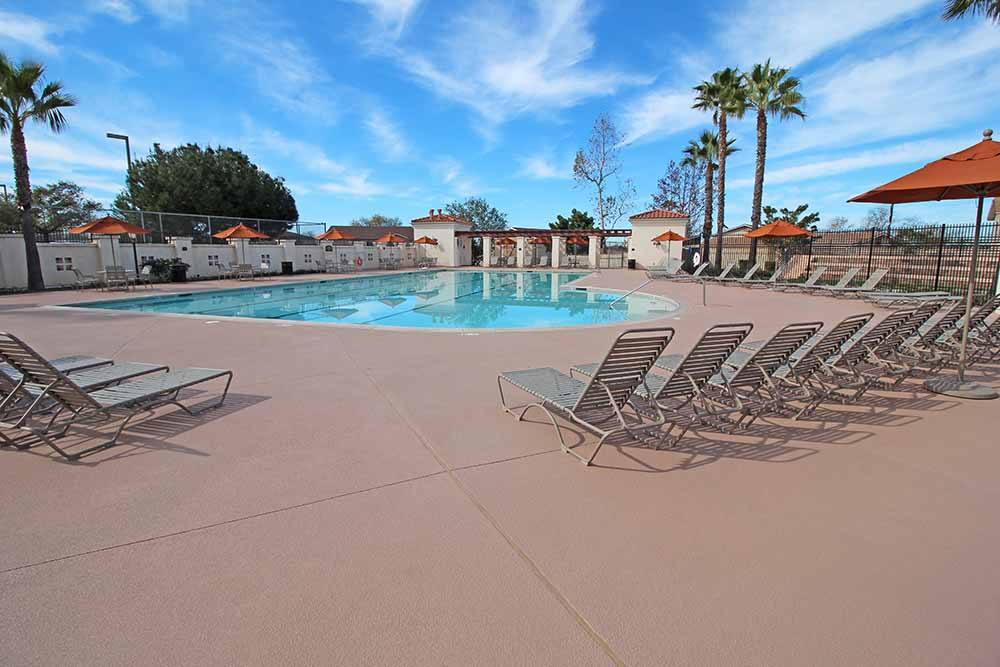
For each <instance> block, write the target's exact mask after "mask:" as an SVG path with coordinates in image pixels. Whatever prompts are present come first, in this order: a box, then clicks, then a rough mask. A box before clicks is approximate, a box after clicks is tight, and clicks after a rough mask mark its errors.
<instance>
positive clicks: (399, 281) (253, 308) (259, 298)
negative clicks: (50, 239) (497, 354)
mask: <svg viewBox="0 0 1000 667" xmlns="http://www.w3.org/2000/svg"><path fill="white" fill-rule="evenodd" d="M584 275H586V274H585V273H561V272H560V273H556V272H544V271H518V272H513V271H510V272H508V271H503V272H490V271H419V272H411V273H395V274H388V275H385V274H383V275H378V276H365V277H354V278H343V279H339V280H319V281H312V282H304V283H295V284H290V285H289V284H285V285H273V286H271V285H261V284H257V285H254V286H253V287H246V288H240V289H226V290H212V291H207V292H193V293H185V294H172V295H161V296H152V297H145V298H137V299H121V300H116V301H100V302H91V303H83V304H76V307H83V308H103V309H109V310H126V311H140V312H146V313H175V314H176V313H180V314H189V315H206V316H210V317H253V318H261V319H271V320H281V321H306V322H326V323H334V324H363V325H368V326H388V327H419V328H438V329H530V328H539V327H572V326H586V325H594V324H614V323H616V322H627V321H639V320H648V319H653V318H657V317H664V316H666V315H669V314H670V313H672V312H674V311H675V310H677V307H678V306H677V304H675V303H674V302H672V301H670V300H668V299H662V298H659V297H653V296H647V295H643V294H630V295H629V296H626V297H624V298H622V295H621V294H619V293H615V292H601V291H595V290H586V291H583V290H580V289H575V288H573V287H572V286H569V287H567V284H568V283H571V282H572V281H574V280H577V279H579V278H581V277H583V276H584ZM616 301H617V303H614V302H616ZM612 303H614V305H613V306H612Z"/></svg>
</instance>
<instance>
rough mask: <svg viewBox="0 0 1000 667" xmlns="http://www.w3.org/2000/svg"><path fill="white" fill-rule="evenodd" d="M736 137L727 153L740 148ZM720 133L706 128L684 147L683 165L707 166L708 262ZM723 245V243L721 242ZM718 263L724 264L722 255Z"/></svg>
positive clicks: (704, 255)
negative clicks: (735, 145)
mask: <svg viewBox="0 0 1000 667" xmlns="http://www.w3.org/2000/svg"><path fill="white" fill-rule="evenodd" d="M735 141H736V140H735V139H730V140H729V142H728V144H727V146H726V150H725V151H724V152H725V154H726V155H729V154H731V153H735V152H736V151H738V150H739V149H738V148H736V147H734V146H733V143H735ZM719 158H720V151H719V135H718V133H716V132H712V131H711V130H705V131H704V132H702V133H701V135H700V136H699V137H698V139H697V140H694V139H692V140H691V141H689V142H688V145H687V146H686V147H685V148H684V159H683V160H682V161H681V164H682V165H685V166H691V165H702V166H703V167H704V168H705V222H704V224H703V225H702V228H701V261H702V263H706V264H707V263H708V252H709V249H710V247H711V246H710V245H709V244H710V243H711V240H712V206H713V201H712V190H713V185H714V182H715V171H716V169H717V167H718V164H719ZM719 235H720V236H721V235H722V228H721V227H720V228H719ZM719 246H720V247H721V244H719ZM717 264H722V258H721V256H720V257H719V259H718V262H717Z"/></svg>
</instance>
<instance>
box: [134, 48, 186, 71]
mask: <svg viewBox="0 0 1000 667" xmlns="http://www.w3.org/2000/svg"><path fill="white" fill-rule="evenodd" d="M143 54H144V55H145V56H146V60H148V61H149V62H151V63H152V64H154V65H156V66H157V67H175V66H176V65H179V64H180V62H181V58H180V56H178V55H177V54H176V53H173V52H171V51H167V50H166V49H161V48H160V47H158V46H146V48H145V49H143Z"/></svg>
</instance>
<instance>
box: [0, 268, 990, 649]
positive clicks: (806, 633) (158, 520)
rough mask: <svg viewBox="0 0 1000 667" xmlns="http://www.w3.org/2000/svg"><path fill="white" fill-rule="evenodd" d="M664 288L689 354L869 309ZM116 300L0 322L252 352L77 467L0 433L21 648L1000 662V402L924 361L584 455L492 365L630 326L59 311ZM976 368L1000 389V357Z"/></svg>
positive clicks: (211, 352)
mask: <svg viewBox="0 0 1000 667" xmlns="http://www.w3.org/2000/svg"><path fill="white" fill-rule="evenodd" d="M316 278H317V276H310V277H296V278H294V280H303V279H316ZM644 279H645V276H644V275H643V274H642V273H641V272H628V271H620V270H619V271H603V272H601V273H599V274H593V275H591V276H588V277H587V278H585V279H584V280H583V283H584V284H588V285H592V286H603V287H609V288H615V289H631V288H633V287H636V286H638V285H639V284H640V283H641V282H643V280H644ZM272 282H273V283H275V284H276V283H277V282H278V281H277V280H274V281H272ZM231 286H237V285H236V283H233V282H228V281H224V282H222V283H215V282H212V283H192V284H189V285H187V286H185V287H184V290H185V291H191V290H200V289H217V288H219V287H231ZM153 291H154V292H158V291H163V288H158V289H156V290H153ZM643 291H645V292H648V293H652V294H661V295H665V296H668V297H671V298H673V299H675V300H677V301H678V302H680V303H681V304H682V305H684V306H685V307H684V309H683V310H682V311H681V312H679V313H678V314H676V315H675V316H674V317H671V318H668V319H665V320H662V322H664V323H665V324H668V325H670V326H673V327H675V328H676V329H677V337H676V339H675V340H674V342H673V343H672V344H671V350H672V351H675V352H676V351H683V350H685V349H687V348H688V347H689V346H690V345H691V344H692V343H693V342H694V340H695V339H696V338H697V337H698V336H699V335H700V334H701V332H702V331H703V330H704V329H705V328H706V327H707V326H710V325H711V324H715V323H719V322H739V321H750V322H753V323H755V330H754V334H753V336H752V337H753V338H760V337H764V336H766V335H767V334H770V333H772V332H773V331H775V330H776V329H777V328H779V327H780V326H781V325H784V324H786V323H789V322H791V321H804V320H813V319H819V320H823V321H825V322H827V323H833V322H834V321H836V320H838V319H839V318H842V317H844V316H846V315H848V314H852V313H857V312H866V311H870V310H872V308H870V307H867V306H866V305H865V304H863V303H861V302H858V301H854V300H849V299H843V300H835V299H829V298H821V297H809V296H801V295H792V294H774V293H771V292H768V291H766V290H745V289H740V288H737V287H723V286H711V287H709V288H708V290H707V296H708V304H709V305H708V306H707V307H705V306H702V305H701V288H700V287H699V286H697V285H690V284H689V285H676V284H669V283H667V282H666V281H657V282H656V283H652V284H650V285H648V286H647V287H645V288H643ZM142 294H143V291H142V290H140V291H139V292H136V293H134V294H133V293H130V294H129V296H134V295H142ZM121 296H122V295H121V294H112V295H104V294H103V293H97V292H94V291H86V292H80V293H74V292H53V293H46V294H42V295H36V294H26V295H14V296H5V297H0V322H2V324H0V329H4V330H8V331H11V332H13V333H15V334H17V335H19V336H21V337H22V338H24V339H26V340H28V341H29V342H31V343H32V344H33V345H34V346H35V347H36V348H37V349H39V350H40V351H41V352H43V353H45V354H48V355H51V356H59V355H65V354H91V355H97V356H107V357H113V358H115V359H117V360H134V361H151V362H161V363H167V364H170V365H172V366H213V367H221V368H230V369H232V370H234V371H235V374H236V377H235V381H234V382H233V387H232V392H231V394H230V399H229V401H228V402H227V403H226V405H225V406H224V407H222V408H220V409H218V410H215V411H211V412H207V413H205V414H204V415H202V416H201V417H199V418H188V417H186V416H180V415H178V414H177V413H176V412H174V411H173V409H172V408H163V409H161V410H159V411H157V412H156V414H155V415H153V416H152V417H149V418H146V419H143V420H140V421H138V422H137V423H136V424H135V425H134V426H133V427H132V428H131V429H129V430H128V431H126V433H125V434H124V435H123V437H122V442H123V444H122V445H121V446H119V447H116V448H114V449H111V450H107V451H105V452H101V453H98V454H96V455H94V456H92V457H88V458H86V459H84V460H83V461H81V462H79V463H75V464H69V463H64V462H62V461H61V460H59V459H57V458H55V457H54V456H53V455H52V452H51V451H49V450H47V449H45V448H42V447H40V448H37V449H33V450H29V451H11V450H0V470H2V473H0V499H2V504H3V507H4V510H5V511H4V518H3V520H2V530H0V545H2V546H0V616H2V617H3V618H4V626H5V627H4V632H3V633H0V663H3V664H6V665H22V664H60V665H62V664H105V665H111V664H122V665H125V664H128V665H133V664H178V663H185V664H220V663H226V664H233V663H240V664H289V663H291V664H371V665H382V664H456V665H470V664H544V665H555V664H559V665H589V664H615V663H624V664H629V665H666V664H677V665H722V664H731V665H852V666H853V665H880V666H882V665H901V666H902V665H906V666H907V667H913V666H917V665H934V666H942V665H962V666H969V665H996V664H997V661H998V660H1000V635H998V633H997V628H1000V576H997V575H996V563H997V558H998V553H1000V521H998V520H997V507H998V504H1000V438H998V437H997V431H998V430H1000V402H981V403H979V402H960V401H958V400H954V399H948V398H944V397H940V396H932V395H929V394H927V393H925V392H923V391H921V390H920V386H919V383H918V382H911V383H909V384H907V385H906V386H904V387H903V388H902V389H901V390H900V391H894V392H881V391H873V392H872V393H871V394H870V395H869V397H867V398H866V400H865V402H864V403H863V404H862V405H859V406H853V407H844V406H834V407H830V408H824V409H821V410H820V411H818V412H817V413H816V415H815V416H814V417H813V418H810V419H808V420H803V421H801V422H791V421H789V420H786V419H780V418H768V419H764V420H761V421H760V422H758V424H756V425H755V426H754V427H753V428H752V429H751V430H749V431H748V432H746V433H741V434H739V435H735V436H727V435H724V434H721V433H713V432H710V431H706V432H702V433H691V434H689V435H688V436H687V437H686V438H685V440H684V441H683V442H682V443H681V445H680V446H679V447H678V448H676V449H674V450H668V451H652V450H649V449H640V448H633V447H618V448H616V447H605V448H604V449H603V450H602V451H601V453H600V455H599V456H598V458H597V460H596V462H595V463H596V465H595V466H593V467H591V468H585V467H583V466H581V465H580V464H579V463H576V462H575V461H574V460H573V459H572V458H571V457H569V456H567V455H565V454H562V453H561V452H559V450H558V447H557V443H556V439H555V437H554V433H553V431H552V429H551V426H549V425H548V424H545V423H542V421H541V420H540V419H539V418H538V413H535V415H534V417H532V418H531V420H530V421H529V422H527V423H517V422H515V420H514V419H513V418H512V417H510V416H509V415H506V414H504V413H503V412H502V411H501V410H500V408H499V404H498V401H497V390H496V375H497V373H498V372H500V371H504V370H512V369H519V368H530V367H534V366H555V367H558V368H563V369H567V368H568V367H569V366H570V365H572V364H574V363H578V362H584V361H596V360H599V359H600V358H601V356H602V355H603V353H604V352H605V351H606V350H607V348H608V346H609V345H610V343H611V340H612V338H613V337H614V335H615V332H616V331H619V330H624V329H625V328H627V325H622V326H618V327H610V328H609V327H594V328H580V329H567V330H559V331H551V330H549V331H544V332H539V331H519V332H516V331H515V332H510V331H508V332H490V331H482V332H479V333H478V334H476V335H468V334H467V333H461V332H440V331H419V330H410V331H405V332H401V331H388V330H386V331H379V330H375V329H370V328H352V327H338V326H334V325H302V324H288V323H278V322H269V321H248V320H235V319H224V318H216V319H215V320H208V319H207V318H195V317H169V316H155V315H144V314H138V313H130V312H123V311H100V310H82V309H81V310H66V309H52V308H40V307H38V306H46V305H56V304H61V303H68V302H74V301H89V300H94V299H99V298H120V297H121ZM973 375H974V376H975V377H977V378H979V379H981V380H983V381H984V382H986V383H988V384H991V385H993V386H1000V366H984V367H982V368H979V369H976V372H975V373H974V374H973ZM529 417H531V413H529ZM588 438H590V441H593V438H592V437H590V436H588Z"/></svg>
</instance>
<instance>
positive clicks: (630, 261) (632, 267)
mask: <svg viewBox="0 0 1000 667" xmlns="http://www.w3.org/2000/svg"><path fill="white" fill-rule="evenodd" d="M628 268H630V269H632V270H633V271H634V270H635V260H634V259H630V260H629V261H628Z"/></svg>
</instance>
